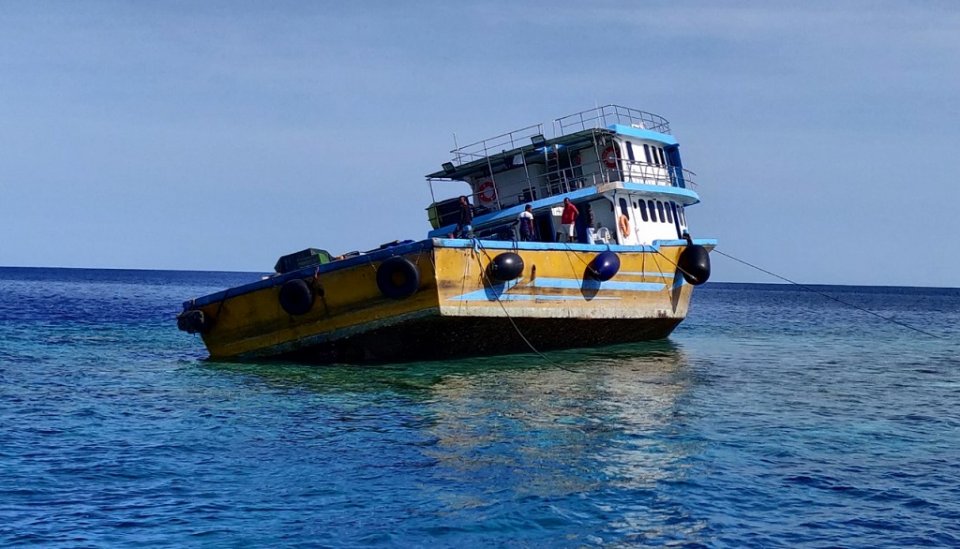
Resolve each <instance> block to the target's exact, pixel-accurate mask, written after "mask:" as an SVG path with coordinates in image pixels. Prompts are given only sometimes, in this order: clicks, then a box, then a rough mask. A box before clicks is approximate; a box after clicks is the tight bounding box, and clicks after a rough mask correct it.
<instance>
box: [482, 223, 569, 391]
mask: <svg viewBox="0 0 960 549" xmlns="http://www.w3.org/2000/svg"><path fill="white" fill-rule="evenodd" d="M473 245H474V247H475V248H476V249H479V250H481V251H483V255H485V256H487V259H488V260H490V261H492V259H491V258H490V254H489V253H487V249H486V248H484V247H483V244H481V243H480V239H479V238H475V239H474V240H473ZM476 258H477V265H478V266H479V267H480V274H481V275H482V276H483V279H484V280H485V281H486V282H487V284H488V285H490V286H491V287H492V286H493V283H492V282H491V281H490V278H489V277H488V276H487V270H486V269H484V268H483V262H482V261H480V254H477V255H476ZM493 295H494V296H495V297H496V299H497V304H498V305H500V308H501V309H503V315H504V316H505V317H507V320H509V321H510V325H511V326H513V329H514V331H516V332H517V335H518V336H520V339H522V340H523V342H524V343H526V344H527V347H529V348H530V350H531V351H533V352H534V353H535V354H536V355H537V356H539V357H540V358H542V359H543V360H545V361H547V362H548V363H549V364H550V365H552V366H555V367H557V368H560V369H561V370H566V371H568V372H573V373H579V372H577V371H576V370H571V369H569V368H565V367H563V366H561V365H559V364H557V363H556V362H554V361H553V360H550V358H549V357H548V356H547V355H545V354H543V353H541V352H540V351H539V350H538V349H537V348H536V347H534V346H533V343H531V342H530V340H529V339H527V336H525V335H523V332H522V331H521V330H520V327H519V326H517V323H516V322H515V321H514V320H513V317H512V316H510V312H509V311H507V307H506V305H504V304H503V301H501V300H500V294H499V293H497V292H496V291H494V292H493Z"/></svg>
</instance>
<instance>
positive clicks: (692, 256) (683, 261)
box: [677, 244, 710, 286]
mask: <svg viewBox="0 0 960 549" xmlns="http://www.w3.org/2000/svg"><path fill="white" fill-rule="evenodd" d="M677 267H678V268H679V269H680V273H681V274H682V275H683V278H684V280H686V281H687V282H689V283H690V284H693V285H694V286H699V285H700V284H703V283H704V282H706V281H707V279H708V278H710V253H709V252H707V249H706V248H704V247H703V246H700V245H698V244H690V245H688V246H687V247H686V248H685V249H684V250H683V252H681V253H680V259H679V260H678V261H677Z"/></svg>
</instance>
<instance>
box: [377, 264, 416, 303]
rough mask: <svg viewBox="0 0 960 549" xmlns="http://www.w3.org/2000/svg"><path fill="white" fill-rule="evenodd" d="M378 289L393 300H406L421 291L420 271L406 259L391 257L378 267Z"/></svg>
mask: <svg viewBox="0 0 960 549" xmlns="http://www.w3.org/2000/svg"><path fill="white" fill-rule="evenodd" d="M377 288H379V289H380V293H382V294H383V295H385V296H386V297H389V298H392V299H404V298H407V297H410V296H412V295H413V294H415V293H417V290H419V289H420V269H418V268H417V266H416V265H414V264H413V262H412V261H410V260H409V259H407V258H405V257H399V256H397V257H391V258H390V259H387V260H386V261H384V262H383V263H381V264H380V266H379V267H377Z"/></svg>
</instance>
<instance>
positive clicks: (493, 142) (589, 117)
mask: <svg viewBox="0 0 960 549" xmlns="http://www.w3.org/2000/svg"><path fill="white" fill-rule="evenodd" d="M614 124H620V125H624V126H632V127H635V128H641V129H646V130H652V131H655V132H659V133H663V134H668V135H669V134H670V122H668V121H667V119H666V118H664V117H662V116H660V115H658V114H653V113H651V112H646V111H641V110H638V109H631V108H629V107H622V106H620V105H604V106H602V107H595V108H593V109H587V110H585V111H581V112H578V113H574V114H569V115H567V116H563V117H560V118H557V119H556V120H554V121H553V137H554V138H557V137H563V136H565V135H569V134H571V133H576V132H579V131H585V130H589V129H595V128H607V127H609V126H612V125H614ZM542 135H543V124H534V125H532V126H527V127H524V128H520V129H517V130H513V131H510V132H507V133H504V134H500V135H495V136H493V137H488V138H486V139H481V140H480V141H477V142H475V143H470V144H469V145H464V146H462V147H457V148H455V149H453V150H451V151H450V154H452V155H453V161H454V162H455V163H456V165H458V166H459V165H462V164H465V163H468V162H473V161H475V160H481V159H484V158H488V157H489V156H490V155H491V154H498V153H502V152H506V151H510V150H514V149H518V148H520V147H523V146H525V145H531V144H532V141H531V138H532V137H535V136H542Z"/></svg>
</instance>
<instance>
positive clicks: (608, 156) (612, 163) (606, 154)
mask: <svg viewBox="0 0 960 549" xmlns="http://www.w3.org/2000/svg"><path fill="white" fill-rule="evenodd" d="M600 158H601V160H603V165H604V166H606V167H608V168H611V169H612V168H616V167H617V160H619V159H618V158H617V149H615V148H614V147H613V145H610V146H609V147H607V148H606V149H603V153H602V154H601V155H600Z"/></svg>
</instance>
